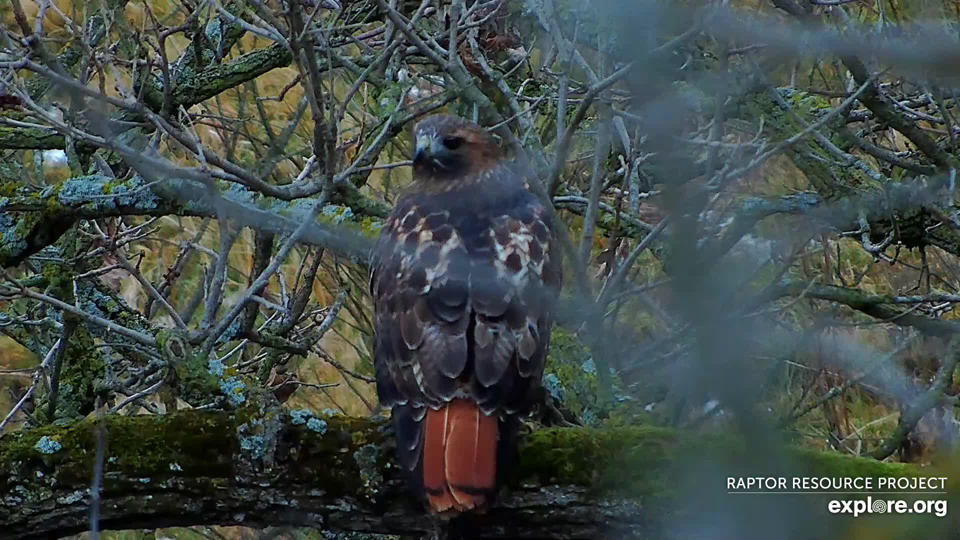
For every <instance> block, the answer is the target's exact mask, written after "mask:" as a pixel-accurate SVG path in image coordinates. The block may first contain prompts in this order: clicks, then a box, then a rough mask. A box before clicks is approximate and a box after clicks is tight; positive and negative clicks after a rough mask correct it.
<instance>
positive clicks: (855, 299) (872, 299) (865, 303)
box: [771, 280, 960, 337]
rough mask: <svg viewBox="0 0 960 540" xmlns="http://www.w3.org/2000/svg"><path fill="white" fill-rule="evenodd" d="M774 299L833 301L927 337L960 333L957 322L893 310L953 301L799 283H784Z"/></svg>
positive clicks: (778, 286) (775, 290) (775, 291)
mask: <svg viewBox="0 0 960 540" xmlns="http://www.w3.org/2000/svg"><path fill="white" fill-rule="evenodd" d="M771 294H772V295H773V296H803V297H807V298H817V299H820V300H829V301H831V302H837V303H840V304H843V305H846V306H848V307H850V308H853V309H855V310H857V311H859V312H861V313H864V314H866V315H869V316H871V317H873V318H875V319H878V320H881V321H889V322H892V323H894V324H897V325H900V326H912V327H914V328H916V329H917V330H919V331H921V332H922V333H924V334H927V335H931V336H946V337H949V336H953V335H955V334H957V333H958V332H960V323H958V322H957V321H954V320H944V319H934V318H933V317H927V316H925V315H921V314H917V313H913V312H912V310H909V309H898V308H895V307H892V306H894V305H898V304H900V305H902V304H917V303H921V301H922V300H928V301H953V299H952V298H938V297H937V296H936V295H934V296H929V297H919V296H915V297H911V296H889V295H881V294H871V293H868V292H864V291H861V290H859V289H851V288H847V287H837V286H834V285H822V284H817V283H809V282H802V281H795V280H784V281H782V282H781V283H779V284H778V285H777V286H776V287H774V288H772V289H771Z"/></svg>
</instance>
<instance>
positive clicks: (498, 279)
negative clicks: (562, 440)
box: [370, 116, 563, 512]
mask: <svg viewBox="0 0 960 540" xmlns="http://www.w3.org/2000/svg"><path fill="white" fill-rule="evenodd" d="M414 140H415V142H416V155H415V157H414V166H413V167H414V181H413V183H412V185H411V186H410V187H409V188H408V189H407V191H406V192H405V193H403V195H401V197H400V199H399V200H398V201H397V206H396V207H395V208H394V209H393V212H391V214H390V216H389V217H388V218H387V222H386V224H385V226H384V228H383V230H382V231H381V234H380V239H379V242H378V243H377V247H376V248H375V250H374V253H373V260H372V264H371V273H370V291H371V293H372V294H373V299H374V310H375V318H374V333H375V337H374V365H375V368H376V376H377V394H378V395H379V397H380V403H381V404H382V405H383V406H384V407H388V408H391V409H392V412H393V422H394V426H395V428H396V434H397V448H398V454H399V456H398V458H399V461H400V463H401V464H402V466H403V467H404V469H405V471H406V472H407V474H408V476H409V481H410V484H411V486H412V487H413V488H414V489H415V490H416V491H417V493H419V494H421V495H423V496H425V498H426V500H427V503H428V505H429V507H430V508H431V510H432V511H434V512H444V511H455V512H462V511H465V510H471V509H480V510H482V509H485V508H486V507H487V505H488V504H489V503H490V501H491V500H492V499H493V497H494V495H495V494H496V490H497V485H498V479H499V475H500V473H501V472H502V469H503V467H502V465H503V463H504V461H505V459H506V458H507V457H508V456H509V455H510V453H511V452H512V451H513V440H514V435H515V433H516V428H517V424H518V420H519V415H520V414H522V413H524V412H526V411H527V410H528V409H529V406H530V405H531V403H530V401H531V394H532V393H533V391H534V390H536V389H537V387H538V386H539V385H540V379H541V376H542V375H543V366H544V357H545V355H546V350H547V343H548V342H549V340H550V327H551V324H552V320H551V316H550V312H549V306H550V304H551V302H550V300H551V299H552V298H555V297H556V295H557V294H558V293H559V289H560V287H561V284H562V280H563V276H562V273H561V267H560V255H559V253H557V252H556V251H555V250H554V249H553V246H552V243H551V240H552V237H553V225H552V223H551V222H550V220H549V218H548V214H547V213H546V211H545V209H544V207H543V205H542V204H541V202H540V201H539V199H537V198H536V197H535V196H534V195H533V194H531V193H530V192H528V191H527V190H526V188H525V186H524V183H523V181H522V179H521V178H519V177H517V176H516V175H515V174H514V173H513V171H511V170H510V168H509V167H508V166H507V165H506V164H505V163H503V162H502V161H501V160H500V159H499V158H498V153H499V152H498V147H497V145H496V143H495V141H494V139H493V137H491V136H490V135H489V134H488V133H487V132H486V131H484V130H483V129H482V128H481V127H480V126H478V125H476V124H473V123H471V122H467V121H465V120H462V119H459V118H455V117H451V116H431V117H428V118H426V119H424V120H423V121H421V122H420V123H419V124H417V126H416V128H415V129H414ZM498 465H499V466H498Z"/></svg>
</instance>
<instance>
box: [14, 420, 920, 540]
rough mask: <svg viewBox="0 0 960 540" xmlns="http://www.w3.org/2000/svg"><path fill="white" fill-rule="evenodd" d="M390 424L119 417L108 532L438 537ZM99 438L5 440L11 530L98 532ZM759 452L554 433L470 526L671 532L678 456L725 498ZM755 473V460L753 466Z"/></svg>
mask: <svg viewBox="0 0 960 540" xmlns="http://www.w3.org/2000/svg"><path fill="white" fill-rule="evenodd" d="M382 428H383V424H380V423H377V422H376V421H372V420H369V419H358V418H346V417H342V416H333V417H331V416H322V417H314V416H312V415H311V414H310V413H308V412H307V411H302V410H301V411H292V412H290V413H286V412H283V411H282V410H280V409H266V410H254V409H253V408H249V409H244V410H239V411H234V412H213V411H207V412H200V411H185V412H179V413H175V414H169V415H164V416H135V417H121V416H108V417H107V419H106V433H107V442H106V444H107V451H106V465H105V474H104V479H103V489H102V493H101V507H100V525H101V528H102V529H134V528H155V527H161V526H163V527H169V526H191V525H200V524H206V525H229V524H242V525H248V526H253V527H266V526H281V525H282V526H313V527H323V528H326V529H333V530H356V531H370V532H383V533H393V534H419V533H422V532H427V531H431V530H432V528H433V524H432V523H431V521H430V519H429V518H427V517H426V516H425V515H424V513H423V511H422V509H421V508H420V507H419V506H418V505H417V504H416V503H415V502H413V500H412V499H411V498H410V497H409V496H408V495H407V494H406V492H405V491H404V488H403V484H402V481H401V479H400V476H399V474H398V473H399V471H398V470H397V466H396V464H395V462H394V461H393V458H392V456H393V449H392V448H390V445H389V438H388V437H387V436H386V435H385V434H384V432H383V429H382ZM95 433H96V432H95V430H94V425H93V424H92V423H91V421H82V422H78V423H75V424H73V425H70V426H67V427H57V426H46V427H43V428H38V429H34V430H31V431H28V432H25V433H18V434H15V435H7V436H5V437H3V438H0V529H2V530H3V531H4V533H3V537H4V538H7V539H11V540H14V539H16V540H28V539H40V538H49V537H51V536H64V535H69V534H75V533H79V532H82V531H84V530H85V529H86V528H87V527H88V522H87V520H88V518H89V502H90V495H89V486H90V480H91V475H92V473H93V464H94V459H95V456H96V451H95V449H96V446H95V445H96V442H95ZM747 454H748V452H745V448H744V447H743V445H742V444H740V443H737V442H735V441H732V440H729V439H723V438H721V437H703V436H698V437H691V436H689V435H680V434H677V433H676V432H673V431H671V430H666V429H660V428H643V427H632V428H622V429H606V430H599V429H585V428H576V429H546V430H539V431H536V432H534V433H532V434H529V435H527V436H526V437H525V438H524V441H523V442H522V444H521V449H520V452H519V457H518V459H517V460H516V461H515V462H514V463H513V465H512V466H511V467H510V469H509V471H508V473H507V474H506V478H507V481H506V484H507V486H508V487H507V488H506V489H505V490H504V494H503V497H502V498H501V502H500V503H499V504H498V505H497V507H496V508H494V509H492V510H491V511H490V512H489V513H488V514H487V515H485V516H477V517H474V518H470V519H471V520H472V523H468V524H466V525H465V526H467V527H469V529H470V530H471V531H472V534H471V537H472V538H543V537H551V538H588V537H595V538H600V537H617V538H621V537H631V536H634V535H637V536H651V537H656V536H657V535H658V531H660V530H661V529H662V527H664V526H665V524H666V522H667V521H672V522H674V523H676V519H684V517H683V515H682V514H683V512H693V511H694V510H695V509H690V508H689V506H688V505H686V504H683V501H682V500H680V499H677V498H676V497H678V496H679V494H680V493H681V492H683V493H687V492H686V491H684V490H680V489H678V488H677V486H678V482H679V481H680V478H681V476H680V475H678V472H677V471H678V469H677V466H678V465H679V466H681V467H682V466H684V465H685V464H686V463H688V462H686V461H685V460H686V459H694V458H692V456H696V455H699V456H704V455H709V456H711V459H712V460H714V466H713V467H712V470H711V473H710V481H709V482H703V484H702V485H699V486H698V488H697V489H698V492H700V493H707V494H709V493H711V492H714V491H716V492H717V493H718V494H719V495H723V494H724V493H725V492H726V490H727V487H726V485H725V482H724V481H723V480H722V477H723V476H725V475H726V474H727V471H726V469H725V468H724V467H725V466H726V465H724V463H727V464H731V465H730V466H731V467H735V466H736V465H734V464H735V463H737V462H738V460H742V456H745V455H747ZM738 456H739V457H738ZM725 460H726V461H725ZM757 462H758V460H757V459H756V458H751V462H750V463H751V464H752V465H753V466H754V468H757V470H753V471H747V472H752V473H759V472H760V470H759V468H758V467H763V466H761V465H757ZM740 463H741V466H742V465H743V463H742V461H741V462H740ZM771 466H773V467H789V469H787V468H783V469H780V470H774V469H769V468H766V469H765V470H764V471H763V472H764V473H765V474H773V475H776V474H778V473H779V474H780V475H789V473H788V472H787V471H788V470H789V471H790V472H792V473H797V474H801V473H802V474H804V475H807V476H813V475H814V474H815V475H817V476H870V477H880V476H885V477H887V476H897V477H900V476H914V475H918V474H919V469H916V468H912V467H910V466H907V465H901V464H887V463H881V462H878V461H873V460H866V459H856V458H851V457H846V456H841V455H838V454H821V453H818V452H813V451H804V450H797V449H783V452H781V453H780V454H779V457H778V460H777V464H776V465H771ZM729 472H730V473H731V474H732V473H733V469H730V471H729ZM714 473H716V474H714ZM744 474H745V471H744V469H742V468H741V469H740V473H738V475H740V476H742V475H744ZM931 474H933V473H931ZM704 478H706V477H704ZM714 484H716V485H714ZM684 508H687V510H684ZM611 535H612V536H611Z"/></svg>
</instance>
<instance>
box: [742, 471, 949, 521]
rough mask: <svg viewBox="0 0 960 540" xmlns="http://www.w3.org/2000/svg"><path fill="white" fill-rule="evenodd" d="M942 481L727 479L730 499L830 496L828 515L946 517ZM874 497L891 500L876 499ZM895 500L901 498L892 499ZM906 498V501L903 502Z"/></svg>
mask: <svg viewBox="0 0 960 540" xmlns="http://www.w3.org/2000/svg"><path fill="white" fill-rule="evenodd" d="M946 483H947V479H946V478H945V477H913V478H903V477H877V478H873V477H783V476H750V477H728V478H727V493H729V494H731V495H833V496H834V497H830V499H829V500H828V501H827V511H828V512H830V513H831V514H849V515H851V516H853V517H859V516H862V515H865V514H931V515H934V516H936V517H943V516H946V515H947V501H946V500H945V499H937V500H931V499H925V498H918V497H930V496H935V495H946V493H947V492H946ZM877 495H890V496H891V497H882V498H876V497H877ZM895 496H900V497H899V498H898V497H895ZM905 496H909V498H904V497H905Z"/></svg>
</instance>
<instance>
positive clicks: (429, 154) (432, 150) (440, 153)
mask: <svg viewBox="0 0 960 540" xmlns="http://www.w3.org/2000/svg"><path fill="white" fill-rule="evenodd" d="M449 153H450V151H449V150H447V148H446V147H445V146H443V143H442V142H440V139H438V138H437V137H431V136H429V135H420V136H419V137H417V147H416V151H415V153H414V155H413V164H414V166H417V165H424V164H426V163H427V162H428V161H429V162H431V163H433V164H434V165H436V166H438V167H441V168H445V167H444V166H443V162H444V158H446V157H448V154H449Z"/></svg>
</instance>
